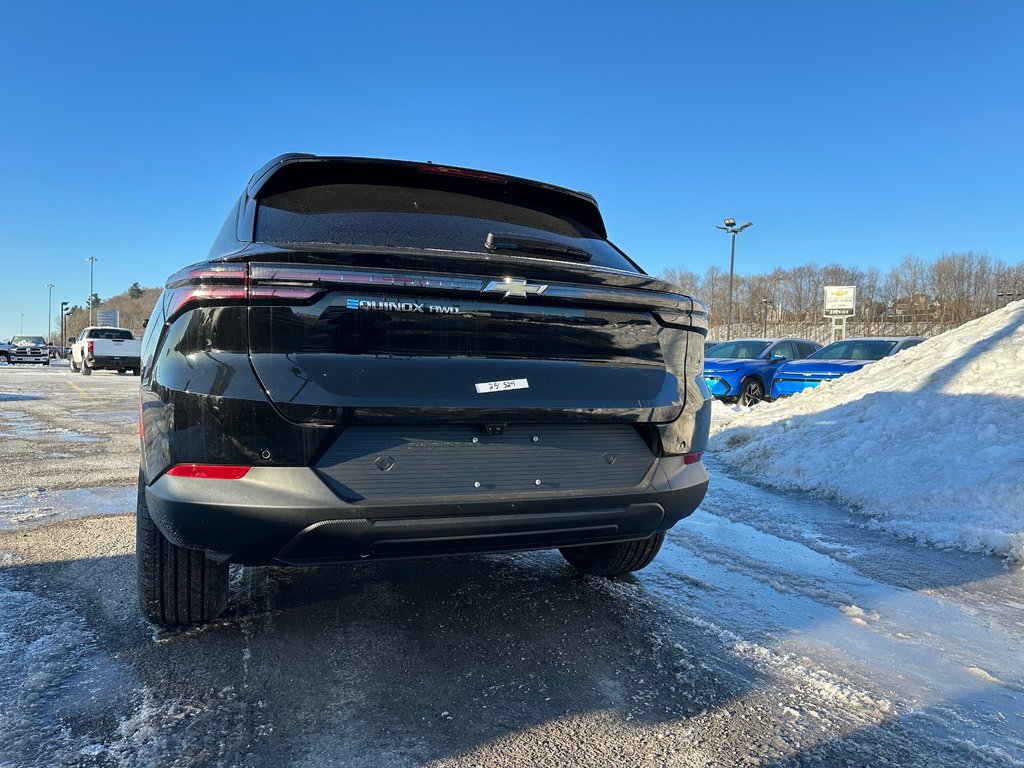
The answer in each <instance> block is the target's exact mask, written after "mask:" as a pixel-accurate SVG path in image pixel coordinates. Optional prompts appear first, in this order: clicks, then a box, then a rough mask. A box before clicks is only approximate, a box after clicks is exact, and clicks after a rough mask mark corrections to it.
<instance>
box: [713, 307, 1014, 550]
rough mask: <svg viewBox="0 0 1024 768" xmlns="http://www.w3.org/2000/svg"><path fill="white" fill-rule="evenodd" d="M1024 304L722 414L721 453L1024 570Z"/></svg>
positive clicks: (757, 472) (903, 530) (895, 525)
mask: <svg viewBox="0 0 1024 768" xmlns="http://www.w3.org/2000/svg"><path fill="white" fill-rule="evenodd" d="M1022 383H1024V302H1021V301H1018V302H1014V303H1012V304H1010V305H1008V306H1006V307H1004V308H1003V309H1000V310H997V311H996V312H993V313H991V314H989V315H986V316H985V317H982V318H980V319H978V320H975V321H973V322H971V323H968V324H967V325H964V326H961V327H960V328H957V329H955V330H953V331H949V332H948V333H944V334H942V335H941V336H936V337H935V338H933V339H929V340H928V341H926V342H925V343H923V344H921V345H919V346H917V347H914V348H912V349H909V350H906V351H905V352H900V353H899V354H897V355H896V356H894V357H891V358H886V359H884V360H881V361H879V362H877V363H873V364H871V365H868V366H866V367H865V368H863V369H862V370H861V371H859V372H857V373H854V374H850V375H848V376H845V377H843V378H841V379H837V380H836V381H833V382H829V383H824V384H822V385H821V386H819V387H817V388H816V389H812V390H807V391H806V392H804V393H802V394H800V395H796V396H795V397H791V398H788V399H786V400H780V401H778V402H775V403H764V404H761V405H758V406H756V407H754V408H751V409H748V410H741V409H739V408H736V407H729V406H725V405H723V404H721V403H718V402H716V403H715V406H714V409H715V410H714V418H713V423H712V432H713V437H712V440H711V448H710V450H711V452H712V453H713V454H715V455H716V456H717V457H718V458H720V459H722V460H723V461H725V462H727V463H728V464H730V465H732V466H734V467H737V468H741V469H743V470H744V471H747V472H749V473H751V474H752V475H754V476H755V477H756V478H757V479H758V480H761V481H763V482H765V483H767V484H769V485H773V486H776V487H780V488H795V489H804V490H810V491H815V492H818V493H823V494H826V495H829V496H833V497H835V498H838V499H840V500H842V501H844V502H847V503H849V504H851V505H852V506H853V507H854V508H855V509H857V510H858V511H860V512H862V513H864V514H865V515H867V516H868V517H869V525H871V526H873V527H878V528H882V529H885V530H887V531H890V532H893V533H896V534H898V535H901V536H908V537H911V538H914V539H917V540H918V541H923V542H928V543H931V544H937V545H940V546H950V547H956V548H959V549H963V550H966V551H973V552H993V553H996V554H1000V555H1004V556H1006V557H1008V558H1010V559H1012V560H1014V561H1016V562H1021V563H1024V387H1022Z"/></svg>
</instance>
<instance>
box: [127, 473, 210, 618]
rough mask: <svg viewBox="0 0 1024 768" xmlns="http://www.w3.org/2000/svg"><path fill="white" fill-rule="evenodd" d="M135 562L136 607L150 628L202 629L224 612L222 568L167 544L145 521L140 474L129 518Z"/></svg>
mask: <svg viewBox="0 0 1024 768" xmlns="http://www.w3.org/2000/svg"><path fill="white" fill-rule="evenodd" d="M135 562H136V566H137V569H138V587H139V607H140V608H141V609H142V613H143V614H144V615H145V617H146V618H147V619H149V620H150V621H151V622H153V623H154V624H159V625H160V626H162V627H175V626H181V625H183V624H203V623H205V622H207V621H212V620H213V619H216V618H217V617H218V616H220V615H221V614H222V613H223V612H224V609H225V608H226V607H227V604H228V565H227V563H215V562H213V561H212V560H210V559H209V558H207V557H206V554H205V553H204V552H202V551H201V550H198V549H186V548H184V547H179V546H176V545H174V544H172V543H171V542H170V541H168V539H167V537H166V536H164V535H163V533H161V531H160V529H159V528H157V527H156V524H155V523H154V522H153V519H152V518H151V517H150V516H149V506H148V505H147V504H146V490H145V486H144V484H143V481H142V473H141V472H140V473H139V495H138V505H137V508H136V516H135Z"/></svg>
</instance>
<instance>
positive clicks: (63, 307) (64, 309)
mask: <svg viewBox="0 0 1024 768" xmlns="http://www.w3.org/2000/svg"><path fill="white" fill-rule="evenodd" d="M67 306H68V302H66V301H62V302H61V303H60V351H61V355H62V356H63V354H64V347H65V346H67V345H66V344H65V342H64V339H65V338H66V335H65V333H64V321H65V320H66V319H67V318H66V316H65V314H64V313H65V312H67Z"/></svg>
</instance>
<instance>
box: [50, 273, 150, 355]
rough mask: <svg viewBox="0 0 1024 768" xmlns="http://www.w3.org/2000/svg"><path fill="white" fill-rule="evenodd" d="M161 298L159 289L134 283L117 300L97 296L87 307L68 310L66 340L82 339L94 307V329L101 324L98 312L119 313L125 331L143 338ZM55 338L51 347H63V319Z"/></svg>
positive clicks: (57, 322) (65, 322) (117, 296)
mask: <svg viewBox="0 0 1024 768" xmlns="http://www.w3.org/2000/svg"><path fill="white" fill-rule="evenodd" d="M159 295H160V289H159V288H143V287H142V286H140V285H139V284H138V283H137V282H136V283H132V284H131V286H129V287H128V290H126V291H124V292H123V293H119V294H117V295H116V296H111V297H110V298H109V299H101V298H100V297H99V295H97V294H95V293H94V294H93V295H92V296H90V297H89V299H88V301H86V303H85V306H84V307H81V306H78V305H77V304H76V305H74V306H72V307H70V308H69V309H68V312H67V316H66V318H65V320H64V338H65V339H68V338H70V337H72V336H75V337H77V336H79V335H81V333H82V329H83V328H85V327H87V326H88V325H89V308H90V307H92V310H93V324H94V325H96V324H97V323H96V310H97V309H116V310H117V311H118V312H120V323H121V327H122V328H129V329H131V331H132V332H133V333H134V334H135V335H136V336H141V335H142V324H143V322H144V321H146V320H148V319H149V316H150V314H152V312H153V307H154V306H155V305H156V300H157V297H158V296H159ZM51 337H52V338H51V339H50V343H51V344H60V343H61V328H60V315H58V316H57V317H56V318H55V324H54V328H53V332H52V333H51Z"/></svg>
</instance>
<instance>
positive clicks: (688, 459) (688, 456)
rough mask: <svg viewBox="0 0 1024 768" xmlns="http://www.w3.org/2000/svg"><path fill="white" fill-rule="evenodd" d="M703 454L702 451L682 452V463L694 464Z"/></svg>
mask: <svg viewBox="0 0 1024 768" xmlns="http://www.w3.org/2000/svg"><path fill="white" fill-rule="evenodd" d="M703 455H704V454H703V453H684V454H683V464H696V463H697V462H698V461H700V457H701V456H703Z"/></svg>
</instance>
